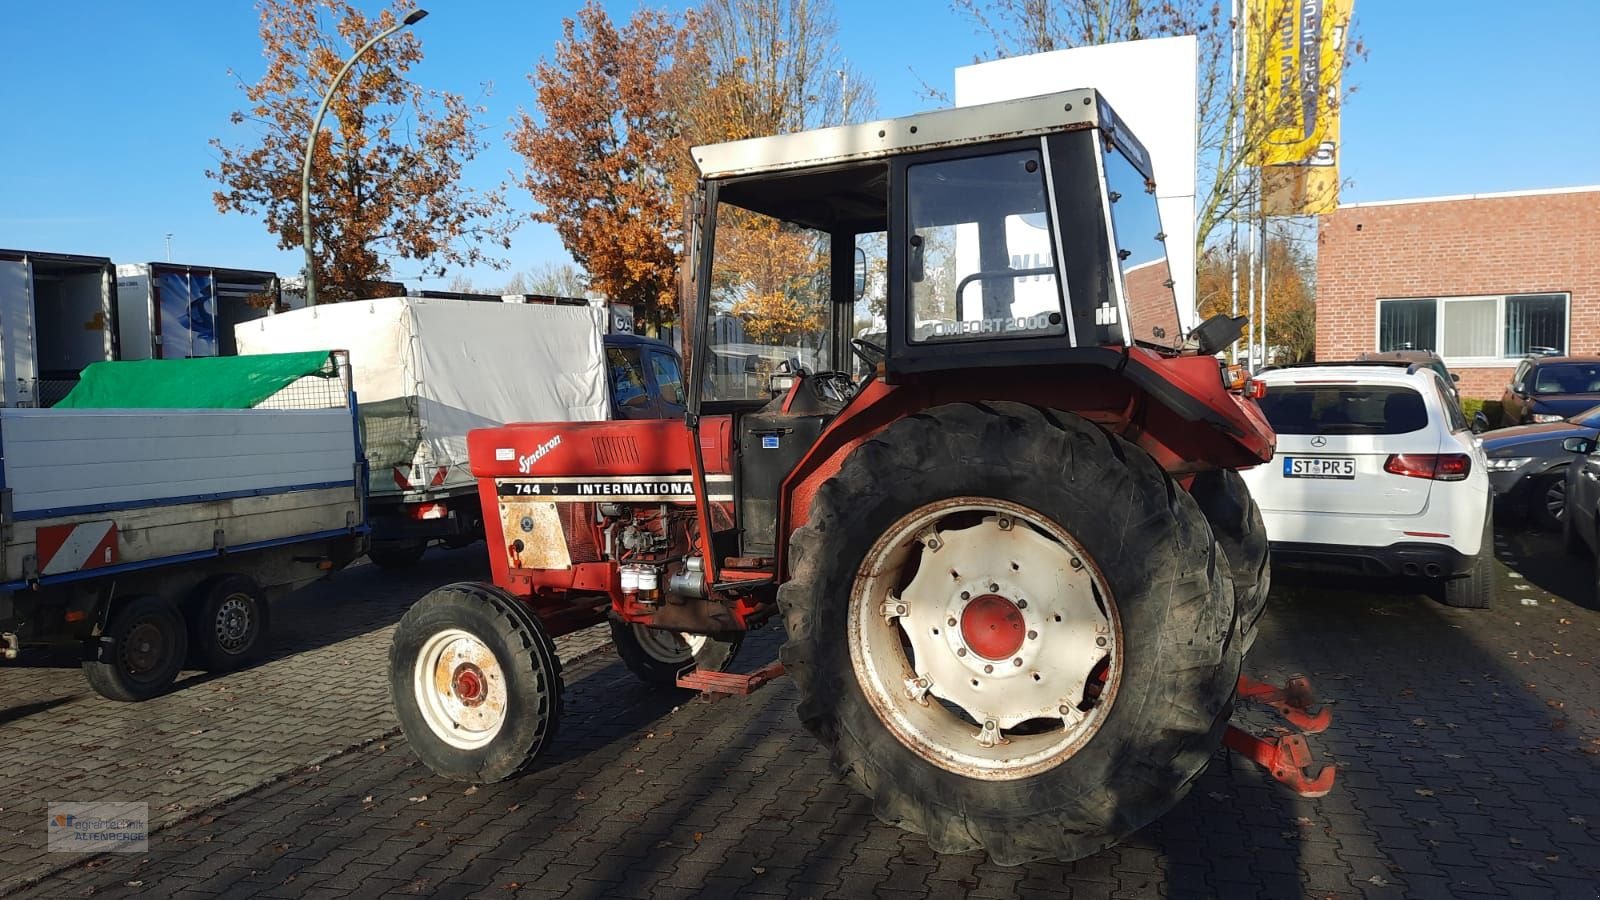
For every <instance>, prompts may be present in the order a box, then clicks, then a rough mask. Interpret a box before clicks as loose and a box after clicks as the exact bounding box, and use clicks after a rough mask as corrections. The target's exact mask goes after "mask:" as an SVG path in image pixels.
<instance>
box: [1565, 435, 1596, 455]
mask: <svg viewBox="0 0 1600 900" xmlns="http://www.w3.org/2000/svg"><path fill="white" fill-rule="evenodd" d="M1561 449H1563V450H1565V451H1567V452H1568V453H1582V454H1585V455H1587V454H1590V453H1593V452H1594V441H1593V440H1592V439H1590V438H1581V437H1570V438H1567V439H1566V440H1564V441H1562V442H1561Z"/></svg>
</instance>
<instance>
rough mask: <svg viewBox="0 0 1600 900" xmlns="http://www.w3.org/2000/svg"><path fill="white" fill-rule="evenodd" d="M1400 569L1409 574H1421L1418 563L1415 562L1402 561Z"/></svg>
mask: <svg viewBox="0 0 1600 900" xmlns="http://www.w3.org/2000/svg"><path fill="white" fill-rule="evenodd" d="M1400 571H1402V572H1404V573H1405V574H1407V575H1418V574H1420V572H1419V571H1418V570H1417V564H1416V563H1414V562H1408V563H1402V564H1401V566H1400Z"/></svg>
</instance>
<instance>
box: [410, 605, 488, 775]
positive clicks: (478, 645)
mask: <svg viewBox="0 0 1600 900" xmlns="http://www.w3.org/2000/svg"><path fill="white" fill-rule="evenodd" d="M411 681H412V691H413V693H414V694H415V696H416V701H417V709H418V710H419V711H420V712H421V713H422V719H423V721H424V722H426V723H427V725H428V729H429V730H430V731H432V732H433V734H434V736H435V737H437V738H439V740H441V741H444V742H445V743H446V744H449V745H450V746H452V747H455V748H457V749H459V750H476V749H478V748H480V747H483V746H486V745H487V744H489V743H490V742H491V741H493V740H494V739H495V736H496V735H498V734H499V733H500V729H501V727H502V726H504V725H505V718H506V696H507V692H506V682H505V671H504V669H503V668H502V667H501V666H500V661H499V659H497V658H496V657H495V655H494V652H493V651H492V650H490V649H489V648H488V646H487V645H485V644H484V643H483V642H482V641H480V640H478V638H477V637H475V636H474V635H472V634H469V633H468V632H465V631H462V630H461V629H459V628H450V629H446V630H444V631H440V632H438V633H437V634H435V635H433V636H432V637H430V638H428V640H427V641H426V642H425V643H424V644H423V645H422V650H421V652H420V653H418V654H417V661H416V664H415V665H414V666H413V668H412V679H411Z"/></svg>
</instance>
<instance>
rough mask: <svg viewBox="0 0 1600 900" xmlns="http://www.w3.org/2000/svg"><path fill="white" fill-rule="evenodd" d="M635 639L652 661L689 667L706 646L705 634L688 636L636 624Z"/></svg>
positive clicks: (634, 629) (633, 626) (634, 627)
mask: <svg viewBox="0 0 1600 900" xmlns="http://www.w3.org/2000/svg"><path fill="white" fill-rule="evenodd" d="M631 627H632V628H633V638H634V640H635V641H637V642H638V643H639V649H641V650H643V651H644V652H645V654H646V655H647V656H649V657H650V658H651V659H653V660H655V661H657V662H662V663H666V664H668V665H685V666H686V665H688V664H689V663H692V662H694V658H695V654H697V653H699V652H700V648H701V647H703V646H705V643H706V636H705V635H703V634H687V633H683V632H677V631H667V630H666V629H664V628H648V627H646V626H644V625H640V624H638V623H634V624H633V625H632V626H631Z"/></svg>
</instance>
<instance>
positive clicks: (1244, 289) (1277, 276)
mask: <svg viewBox="0 0 1600 900" xmlns="http://www.w3.org/2000/svg"><path fill="white" fill-rule="evenodd" d="M1264 259H1265V261H1266V291H1267V341H1268V345H1269V346H1270V347H1271V348H1272V349H1273V351H1275V353H1276V358H1275V359H1273V360H1272V361H1273V362H1277V363H1296V362H1304V361H1306V360H1308V359H1310V358H1311V356H1312V354H1313V352H1314V351H1315V349H1316V343H1317V335H1316V305H1315V303H1314V301H1313V298H1314V296H1315V293H1316V264H1315V261H1314V260H1313V259H1312V258H1311V256H1310V254H1308V253H1307V252H1306V251H1304V250H1303V249H1301V247H1300V245H1299V243H1298V242H1297V241H1296V240H1295V239H1294V237H1293V236H1292V235H1278V234H1274V235H1272V236H1270V237H1269V238H1268V239H1267V242H1266V255H1265V257H1264ZM1235 263H1237V265H1235ZM1251 263H1252V260H1251V258H1250V254H1249V253H1248V252H1241V253H1240V254H1239V257H1238V259H1237V260H1235V259H1234V257H1233V255H1232V254H1230V253H1229V252H1228V249H1227V248H1226V247H1225V246H1221V245H1218V246H1213V247H1211V248H1209V249H1208V250H1207V251H1206V253H1205V254H1204V255H1203V256H1201V257H1200V266H1199V272H1198V277H1197V279H1196V282H1195V295H1196V298H1197V300H1198V305H1199V308H1200V318H1201V319H1204V318H1205V317H1206V316H1211V315H1216V314H1219V313H1220V314H1230V313H1231V312H1232V309H1233V296H1234V295H1233V294H1231V293H1230V292H1229V285H1230V281H1232V280H1233V279H1234V278H1237V279H1238V282H1237V284H1235V285H1234V287H1235V288H1236V290H1237V293H1238V296H1241V297H1243V296H1246V295H1247V294H1248V293H1249V286H1248V284H1247V281H1246V279H1248V278H1249V277H1250V273H1251V271H1252V268H1251Z"/></svg>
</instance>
